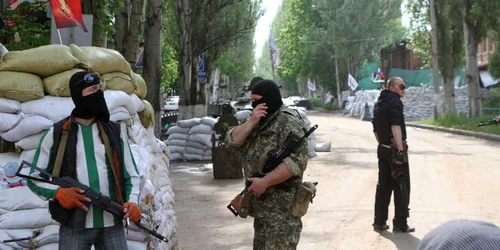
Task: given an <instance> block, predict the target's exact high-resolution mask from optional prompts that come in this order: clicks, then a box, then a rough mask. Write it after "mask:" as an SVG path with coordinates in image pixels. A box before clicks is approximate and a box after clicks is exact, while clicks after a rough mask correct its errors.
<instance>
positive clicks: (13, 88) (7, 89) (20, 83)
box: [0, 52, 44, 102]
mask: <svg viewBox="0 0 500 250" xmlns="http://www.w3.org/2000/svg"><path fill="white" fill-rule="evenodd" d="M9 53H12V52H9ZM43 95H44V93H43V83H42V79H40V77H38V76H37V75H33V74H29V73H21V72H11V71H0V97H5V98H8V99H13V100H17V101H20V102H25V101H30V100H36V99H40V98H42V97H43Z"/></svg>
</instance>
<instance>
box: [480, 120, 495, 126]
mask: <svg viewBox="0 0 500 250" xmlns="http://www.w3.org/2000/svg"><path fill="white" fill-rule="evenodd" d="M493 124H495V125H497V122H496V120H495V119H493V120H489V121H487V122H482V121H481V122H479V124H478V125H477V126H478V127H482V126H488V125H493Z"/></svg>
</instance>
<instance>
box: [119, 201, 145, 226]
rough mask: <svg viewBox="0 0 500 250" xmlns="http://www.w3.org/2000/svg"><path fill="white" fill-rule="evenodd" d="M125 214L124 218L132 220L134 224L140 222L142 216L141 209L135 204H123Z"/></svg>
mask: <svg viewBox="0 0 500 250" xmlns="http://www.w3.org/2000/svg"><path fill="white" fill-rule="evenodd" d="M123 212H125V216H124V217H123V218H124V219H126V218H130V220H131V221H132V222H138V221H139V220H140V219H141V216H142V213H141V209H140V208H139V206H137V205H136V204H135V203H133V202H125V204H123Z"/></svg>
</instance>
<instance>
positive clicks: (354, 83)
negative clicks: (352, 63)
mask: <svg viewBox="0 0 500 250" xmlns="http://www.w3.org/2000/svg"><path fill="white" fill-rule="evenodd" d="M347 85H349V87H350V88H351V89H352V90H355V89H356V88H357V87H358V82H357V81H356V79H354V77H353V76H352V75H351V74H349V77H348V79H347Z"/></svg>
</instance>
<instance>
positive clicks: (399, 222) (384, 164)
mask: <svg viewBox="0 0 500 250" xmlns="http://www.w3.org/2000/svg"><path fill="white" fill-rule="evenodd" d="M391 154H392V150H391V149H389V148H385V147H383V146H380V145H379V146H378V149H377V157H378V183H377V192H376V194H375V222H374V223H375V224H377V225H384V224H386V221H387V217H388V213H389V204H390V203H391V195H392V191H394V207H395V214H394V219H393V221H392V224H393V227H398V228H405V227H406V226H408V224H407V218H408V217H410V214H409V211H408V204H409V202H410V171H409V165H408V163H404V164H403V165H402V166H395V167H400V168H402V171H403V173H404V177H403V178H402V179H401V182H402V183H400V184H402V185H403V188H404V192H407V195H405V196H406V197H408V198H407V200H405V199H404V198H403V197H404V196H403V193H402V192H401V188H400V184H398V182H397V181H396V180H395V179H394V178H392V177H391Z"/></svg>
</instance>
